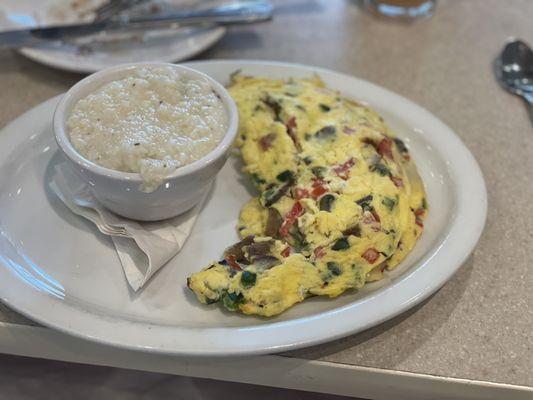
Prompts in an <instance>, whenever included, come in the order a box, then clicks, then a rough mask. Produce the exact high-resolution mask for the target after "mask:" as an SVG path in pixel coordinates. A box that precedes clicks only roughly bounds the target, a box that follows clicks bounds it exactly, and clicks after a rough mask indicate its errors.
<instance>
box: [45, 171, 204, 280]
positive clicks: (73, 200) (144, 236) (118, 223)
mask: <svg viewBox="0 0 533 400" xmlns="http://www.w3.org/2000/svg"><path fill="white" fill-rule="evenodd" d="M50 187H51V188H52V190H53V191H54V192H55V193H56V195H57V196H58V197H59V198H60V199H61V201H62V202H63V203H64V204H65V205H66V206H67V207H68V208H70V210H71V211H72V212H73V213H75V214H77V215H80V216H82V217H84V218H86V219H88V220H89V221H91V222H93V223H94V224H95V225H96V227H97V228H98V230H99V231H100V232H102V233H103V234H104V235H109V236H111V239H112V240H113V243H114V245H115V249H116V251H117V253H118V257H119V259H120V262H121V264H122V268H123V269H124V274H125V275H126V279H127V281H128V283H129V285H130V286H131V288H132V289H133V290H134V291H137V290H139V289H140V288H142V287H143V285H144V284H145V283H146V282H147V281H148V280H149V279H150V278H151V277H152V276H153V275H154V274H155V273H156V272H157V271H158V270H159V269H160V268H161V267H163V266H164V265H165V264H166V263H167V262H168V261H169V260H170V259H171V258H172V257H174V256H175V255H176V254H177V253H178V252H179V251H180V250H181V248H182V247H183V244H184V243H185V240H187V237H188V236H189V234H190V233H191V230H192V227H193V226H194V223H195V222H196V217H197V216H198V213H199V211H200V209H201V208H202V205H203V203H204V201H205V197H206V196H204V198H203V199H202V200H201V201H200V203H198V204H197V205H196V206H195V207H193V208H192V209H191V210H189V211H187V212H186V213H184V214H181V215H179V216H177V217H174V218H171V219H168V220H164V221H158V222H140V221H133V220H131V219H127V218H124V217H121V216H119V215H117V214H115V213H113V212H111V211H109V210H107V209H106V208H105V207H103V206H102V205H101V204H100V203H99V202H98V201H97V200H96V198H95V197H94V196H93V195H92V193H91V191H90V190H89V187H88V185H86V184H85V182H83V181H82V180H81V178H79V177H78V176H77V175H76V174H75V173H74V172H73V171H71V170H70V168H68V165H66V163H61V164H59V165H57V166H56V167H55V171H54V176H53V179H52V181H51V183H50Z"/></svg>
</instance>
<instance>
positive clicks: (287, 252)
mask: <svg viewBox="0 0 533 400" xmlns="http://www.w3.org/2000/svg"><path fill="white" fill-rule="evenodd" d="M290 254H291V247H290V246H287V247H285V248H284V249H283V251H282V252H281V255H282V256H283V257H289V256H290Z"/></svg>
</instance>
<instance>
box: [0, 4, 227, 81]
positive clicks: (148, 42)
mask: <svg viewBox="0 0 533 400" xmlns="http://www.w3.org/2000/svg"><path fill="white" fill-rule="evenodd" d="M103 3H105V0H41V1H38V2H37V1H33V0H3V1H2V2H0V30H8V29H17V28H23V27H37V26H42V25H51V24H66V23H74V22H80V21H86V22H89V21H91V20H92V19H93V18H94V12H93V11H94V10H95V9H96V8H97V7H99V6H100V5H102V4H103ZM214 3H217V1H211V0H207V1H199V0H152V1H150V2H147V4H143V5H140V6H138V7H137V8H135V9H134V10H133V11H132V15H135V14H137V15H138V14H144V13H153V12H160V11H163V12H164V11H165V10H168V9H171V8H172V9H182V10H185V9H187V10H188V9H192V8H199V7H208V6H212V5H213V4H214ZM225 32H226V30H225V28H221V27H218V28H210V29H205V28H190V27H189V28H181V29H177V30H166V31H150V32H147V33H140V32H135V33H131V34H130V33H128V34H124V33H116V34H113V35H109V34H100V35H94V36H91V37H87V38H83V39H77V40H76V41H72V42H57V43H51V44H50V45H45V46H40V47H33V48H21V49H20V53H22V54H23V55H25V56H26V57H28V58H30V59H32V60H34V61H36V62H39V63H42V64H45V65H48V66H50V67H54V68H58V69H64V70H68V71H74V72H82V73H92V72H95V71H98V70H100V69H103V68H106V67H110V66H113V65H117V64H123V63H130V62H142V61H163V62H175V61H181V60H185V59H187V58H190V57H192V56H194V55H196V54H198V53H200V52H201V51H203V50H205V49H207V48H209V47H210V46H212V45H214V44H215V43H216V42H218V41H219V40H220V38H222V36H223V35H224V33H225Z"/></svg>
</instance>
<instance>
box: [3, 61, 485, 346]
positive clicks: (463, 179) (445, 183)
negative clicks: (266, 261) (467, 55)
mask: <svg viewBox="0 0 533 400" xmlns="http://www.w3.org/2000/svg"><path fill="white" fill-rule="evenodd" d="M189 65H190V66H192V67H194V68H197V69H198V70H201V71H203V72H205V73H207V74H209V75H211V76H212V77H214V78H215V79H217V80H219V81H220V82H221V83H224V84H225V83H227V80H228V75H229V74H230V73H231V72H233V71H235V70H237V69H242V70H243V71H244V72H245V73H248V74H254V75H263V76H268V77H290V76H310V75H311V74H313V73H317V74H319V75H320V76H321V77H322V79H323V80H324V81H325V82H326V84H327V85H328V86H329V87H331V88H335V89H339V90H340V91H341V92H342V94H343V95H345V96H347V97H349V98H353V99H357V100H360V101H364V102H366V103H368V104H369V105H371V106H372V107H374V108H375V109H376V110H377V111H379V112H380V113H381V114H382V115H383V116H384V117H385V120H386V122H387V123H388V124H390V126H391V127H392V128H393V129H394V130H395V131H396V132H397V134H398V135H399V136H400V137H402V138H404V139H405V140H406V142H407V144H408V145H409V147H410V149H411V152H412V155H413V158H414V160H415V162H416V164H417V165H418V168H419V171H420V173H421V176H422V179H423V180H424V182H425V184H426V188H427V194H428V200H429V205H430V212H429V216H428V219H427V220H426V222H425V225H426V229H425V231H424V233H423V235H422V237H421V238H420V240H419V241H418V243H417V245H416V247H415V249H414V250H413V252H412V253H411V254H410V255H409V257H408V258H407V259H406V260H405V261H404V262H403V263H402V264H401V265H400V266H399V267H398V268H397V269H396V270H394V271H392V272H391V273H387V275H386V278H385V279H384V280H382V281H380V282H377V283H373V284H369V285H367V286H366V287H365V288H363V289H362V290H360V291H359V292H354V291H351V292H349V293H346V294H345V295H342V296H340V297H338V298H336V299H333V300H327V299H322V298H313V299H309V300H307V301H305V302H304V303H302V304H300V305H297V306H295V307H293V308H292V309H290V310H289V311H287V312H286V313H284V314H282V315H281V316H278V317H276V318H272V319H260V318H255V317H246V316H242V315H238V314H234V313H229V312H226V311H223V310H222V309H221V308H220V307H218V306H216V305H211V306H204V305H201V304H199V303H198V302H197V301H196V299H195V298H194V296H193V294H192V293H191V292H189V290H188V289H187V288H186V287H185V279H186V277H187V276H188V275H189V274H190V273H192V272H194V271H197V270H198V269H200V268H201V267H203V266H205V265H207V264H208V263H209V262H210V261H212V260H216V259H219V257H220V255H221V253H222V251H223V249H224V248H225V247H226V246H227V245H229V244H231V243H232V242H234V241H236V240H237V234H236V229H235V225H236V221H237V216H238V212H239V209H240V207H241V206H242V205H243V204H244V203H245V202H246V201H247V200H248V198H249V197H250V196H251V191H250V190H251V189H250V188H249V186H247V179H246V177H244V176H243V175H242V174H241V173H240V172H239V168H240V165H239V161H238V160H237V159H231V160H230V161H229V162H228V164H226V166H225V168H224V169H223V171H222V172H221V174H220V175H219V176H218V178H217V181H216V185H215V188H214V190H213V192H212V194H211V196H210V197H209V199H208V201H207V204H206V206H205V208H204V210H203V211H202V213H201V214H200V217H199V219H198V222H197V224H196V226H195V228H194V230H193V232H192V235H191V237H190V238H189V240H188V242H187V243H186V245H185V247H184V249H183V251H182V252H181V253H180V254H178V255H177V256H176V257H175V258H174V259H173V260H171V261H170V262H169V264H168V265H167V266H166V267H165V268H163V269H162V270H161V272H160V273H159V274H158V275H156V276H155V277H154V279H153V280H152V281H151V282H150V283H149V284H148V285H147V286H146V287H145V289H144V290H143V291H142V292H141V293H139V294H134V293H132V292H131V291H129V290H128V285H127V284H126V281H125V279H124V276H123V274H122V269H121V267H120V265H119V262H118V259H117V256H116V254H115V251H114V249H113V247H112V245H111V242H110V241H109V240H108V239H107V238H105V237H103V236H102V235H100V234H98V233H97V232H96V230H95V229H94V228H93V226H92V225H91V224H90V223H88V222H86V221H84V220H82V219H80V218H78V217H76V216H75V215H72V214H71V213H70V212H69V211H68V210H67V209H66V208H65V207H64V206H63V205H62V204H61V203H60V202H59V201H58V200H57V199H56V198H55V197H54V195H53V194H51V191H50V190H49V188H48V182H49V180H50V174H51V171H52V170H53V166H54V164H55V163H57V162H58V160H59V156H58V152H57V149H56V146H55V144H54V140H53V137H52V131H51V125H50V122H51V119H52V113H53V111H54V106H55V104H56V102H57V98H54V99H51V100H48V101H46V102H44V103H43V104H41V105H40V106H38V107H36V108H34V109H33V110H31V111H29V112H28V113H26V114H24V115H23V116H21V117H20V118H18V119H17V120H16V121H14V122H13V123H11V124H10V125H9V126H7V127H6V128H5V129H4V130H3V132H1V133H0V187H1V188H2V190H1V193H0V210H1V211H0V221H1V226H0V232H1V235H0V298H1V299H2V301H3V302H5V303H6V304H7V305H9V306H10V307H12V308H14V309H16V310H18V311H19V312H21V313H23V314H25V315H26V316H28V317H30V318H32V319H34V320H36V321H38V322H40V323H42V324H45V325H48V326H50V327H54V328H57V329H59V330H61V331H64V332H68V333H71V334H74V335H76V336H80V337H83V338H87V339H91V340H95V341H98V342H101V343H106V344H111V345H115V346H120V347H126V348H132V349H142V350H147V351H154V352H164V353H174V354H183V355H186V354H187V355H235V354H252V353H269V352H278V351H282V350H288V349H294V348H298V347H303V346H307V345H311V344H317V343H321V342H324V341H328V340H332V339H335V338H339V337H342V336H346V335H349V334H352V333H355V332H359V331H361V330H363V329H367V328H369V327H371V326H373V325H376V324H378V323H380V322H383V321H385V320H386V319H388V318H391V317H393V316H395V315H397V314H399V313H401V312H402V311H405V310H407V309H408V308H410V307H412V306H414V305H415V304H417V303H419V302H421V301H422V300H423V299H425V298H426V297H428V296H429V295H430V294H431V293H433V292H435V291H436V290H437V289H438V288H439V287H440V286H442V285H443V284H444V283H445V282H446V281H447V280H448V279H449V278H450V277H451V276H452V275H453V273H454V272H455V271H456V270H457V269H458V268H459V267H460V265H461V263H462V262H463V261H464V260H465V259H466V258H467V257H468V255H469V253H470V252H471V251H472V249H473V247H474V245H475V244H476V242H477V240H478V238H479V236H480V234H481V231H482V229H483V225H484V223H485V215H486V209H487V198H486V191H485V184H484V181H483V177H482V175H481V172H480V170H479V167H478V165H477V163H476V161H475V160H474V158H473V157H472V155H471V154H470V152H469V151H468V150H467V149H466V147H465V146H464V145H463V144H462V143H461V141H460V140H459V139H458V138H457V136H456V135H455V134H454V133H453V132H452V131H451V130H450V129H449V128H448V127H447V126H446V125H444V124H443V123H442V122H441V121H439V120H438V119H437V118H436V117H434V116H433V115H431V114H430V113H429V112H427V111H426V110H424V109H423V108H421V107H419V106H417V105H416V104H413V103H412V102H410V101H409V100H407V99H405V98H403V97H400V96H398V95H396V94H394V93H392V92H389V91H387V90H385V89H383V88H381V87H378V86H376V85H374V84H371V83H369V82H365V81H362V80H360V79H357V78H353V77H350V76H346V75H342V74H339V73H336V72H332V71H328V70H323V69H318V68H312V67H306V66H301V65H294V64H281V63H269V62H250V61H207V62H197V63H191V64H189Z"/></svg>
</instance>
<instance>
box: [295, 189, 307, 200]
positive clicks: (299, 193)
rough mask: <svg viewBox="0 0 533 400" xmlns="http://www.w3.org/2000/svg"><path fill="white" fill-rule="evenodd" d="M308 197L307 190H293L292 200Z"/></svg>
mask: <svg viewBox="0 0 533 400" xmlns="http://www.w3.org/2000/svg"><path fill="white" fill-rule="evenodd" d="M306 197H309V191H308V190H307V189H302V188H295V189H294V198H295V199H296V200H300V199H304V198H306Z"/></svg>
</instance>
